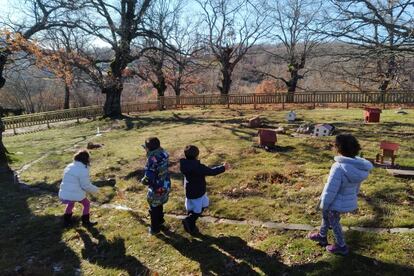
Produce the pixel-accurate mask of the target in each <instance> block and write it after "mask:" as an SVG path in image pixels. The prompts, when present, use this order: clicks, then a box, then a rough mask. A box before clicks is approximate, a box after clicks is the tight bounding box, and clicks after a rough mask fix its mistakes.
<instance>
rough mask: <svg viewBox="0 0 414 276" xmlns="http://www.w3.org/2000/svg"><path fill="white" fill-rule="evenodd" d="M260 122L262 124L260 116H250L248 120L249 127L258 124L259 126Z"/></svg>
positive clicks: (255, 126) (254, 126)
mask: <svg viewBox="0 0 414 276" xmlns="http://www.w3.org/2000/svg"><path fill="white" fill-rule="evenodd" d="M261 124H262V122H261V120H260V117H259V116H257V117H254V118H251V119H250V120H249V127H251V128H257V127H260V126H261Z"/></svg>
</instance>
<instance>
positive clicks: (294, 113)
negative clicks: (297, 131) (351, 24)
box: [286, 111, 296, 122]
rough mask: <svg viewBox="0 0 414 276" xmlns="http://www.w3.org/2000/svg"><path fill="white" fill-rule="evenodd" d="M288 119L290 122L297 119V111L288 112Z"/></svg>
mask: <svg viewBox="0 0 414 276" xmlns="http://www.w3.org/2000/svg"><path fill="white" fill-rule="evenodd" d="M286 120H287V121H288V122H294V121H295V120H296V112H295V111H290V112H289V113H288V114H286Z"/></svg>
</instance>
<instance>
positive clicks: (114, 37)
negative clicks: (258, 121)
mask: <svg viewBox="0 0 414 276" xmlns="http://www.w3.org/2000/svg"><path fill="white" fill-rule="evenodd" d="M152 2H153V0H121V1H118V2H116V3H114V1H104V0H96V1H95V0H89V1H87V3H86V4H85V6H84V9H83V12H82V13H78V14H77V19H76V21H75V22H76V26H77V30H78V31H79V32H78V35H84V36H86V37H88V38H89V39H90V40H92V41H97V40H98V41H101V43H102V44H104V45H107V46H108V47H109V49H110V56H109V57H108V56H106V57H103V56H102V55H97V54H98V53H97V51H96V47H95V51H93V50H92V49H91V48H90V49H77V52H76V54H77V55H76V56H73V57H72V62H73V64H74V65H76V66H77V67H78V68H80V69H81V70H83V71H84V72H85V73H86V74H88V75H89V77H90V78H91V79H92V80H93V82H94V83H95V84H96V85H97V86H98V87H99V88H100V89H101V91H102V93H103V94H105V95H106V101H105V104H104V113H105V116H109V117H119V116H122V112H121V94H122V90H123V83H124V78H123V71H124V70H125V68H126V67H127V66H128V64H130V63H131V62H133V61H135V60H137V59H138V58H139V57H140V56H141V55H142V53H141V52H139V51H136V50H135V49H133V48H132V47H131V46H132V45H133V41H135V40H139V39H142V38H144V37H146V36H152V37H155V36H156V35H157V34H156V33H154V32H152V31H150V30H147V29H145V26H144V19H146V16H147V12H148V9H149V8H150V6H151V4H152Z"/></svg>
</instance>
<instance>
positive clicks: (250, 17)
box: [196, 0, 270, 95]
mask: <svg viewBox="0 0 414 276" xmlns="http://www.w3.org/2000/svg"><path fill="white" fill-rule="evenodd" d="M196 1H197V3H198V4H199V6H200V7H201V9H202V17H203V22H204V25H205V29H206V34H204V35H205V43H206V45H207V46H208V47H209V49H210V51H211V54H212V56H213V58H214V62H217V63H218V64H219V66H220V72H221V83H220V84H219V85H218V86H217V88H218V89H219V91H220V93H221V94H222V95H227V94H228V93H229V92H230V88H231V83H232V74H233V71H234V68H235V67H236V65H237V64H238V63H239V62H240V61H241V60H242V58H243V57H244V56H245V55H246V53H247V52H248V51H249V50H250V49H251V48H252V47H253V46H254V45H255V44H256V43H257V42H258V41H260V39H262V38H264V37H265V35H266V34H267V32H268V30H269V28H270V27H269V25H267V24H266V23H267V11H266V9H265V8H264V5H263V1H260V0H259V1H251V0H234V1H226V0H196ZM203 27H204V26H202V27H201V29H203Z"/></svg>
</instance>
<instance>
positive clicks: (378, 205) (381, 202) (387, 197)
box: [360, 185, 414, 228]
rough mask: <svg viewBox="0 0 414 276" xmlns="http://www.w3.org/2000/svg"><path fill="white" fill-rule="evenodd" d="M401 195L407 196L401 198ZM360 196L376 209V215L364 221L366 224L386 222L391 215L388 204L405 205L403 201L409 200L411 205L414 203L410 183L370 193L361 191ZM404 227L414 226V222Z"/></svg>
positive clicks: (413, 191)
mask: <svg viewBox="0 0 414 276" xmlns="http://www.w3.org/2000/svg"><path fill="white" fill-rule="evenodd" d="M401 195H405V196H407V198H406V199H401V198H400V197H401ZM360 197H361V199H362V200H364V201H365V202H366V203H367V204H368V205H369V206H370V207H371V208H372V209H373V211H374V216H373V217H372V218H371V219H370V220H368V221H364V223H363V225H364V226H371V227H376V226H377V225H379V224H383V223H384V222H385V223H386V222H387V221H386V220H387V218H386V216H389V215H390V214H389V209H388V208H387V206H393V205H399V206H401V205H403V201H407V202H408V204H409V205H410V206H413V205H414V200H413V199H414V190H413V189H412V188H411V187H410V186H409V185H406V186H405V187H404V188H400V187H384V188H382V189H380V190H377V191H375V192H374V193H371V194H370V195H366V194H364V193H361V194H360ZM404 227H409V228H411V227H414V222H412V223H411V224H405V225H404Z"/></svg>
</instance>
